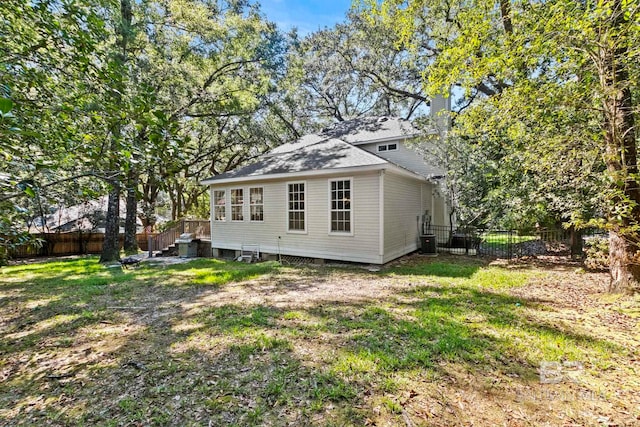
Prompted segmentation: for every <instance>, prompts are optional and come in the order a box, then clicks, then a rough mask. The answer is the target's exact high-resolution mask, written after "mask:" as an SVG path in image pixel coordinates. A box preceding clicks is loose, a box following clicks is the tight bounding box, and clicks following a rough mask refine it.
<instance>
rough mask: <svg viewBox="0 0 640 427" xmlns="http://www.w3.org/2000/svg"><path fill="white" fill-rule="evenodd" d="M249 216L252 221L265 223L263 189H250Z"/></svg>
mask: <svg viewBox="0 0 640 427" xmlns="http://www.w3.org/2000/svg"><path fill="white" fill-rule="evenodd" d="M249 214H250V218H251V221H264V201H263V189H262V187H256V188H249Z"/></svg>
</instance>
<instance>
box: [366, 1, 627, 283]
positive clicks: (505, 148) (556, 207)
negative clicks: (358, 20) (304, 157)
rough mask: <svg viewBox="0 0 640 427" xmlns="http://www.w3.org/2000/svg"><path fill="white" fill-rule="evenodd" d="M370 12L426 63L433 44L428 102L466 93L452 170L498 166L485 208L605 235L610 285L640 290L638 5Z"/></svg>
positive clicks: (435, 5)
mask: <svg viewBox="0 0 640 427" xmlns="http://www.w3.org/2000/svg"><path fill="white" fill-rule="evenodd" d="M362 7H363V8H364V9H366V10H367V11H368V12H369V13H370V14H371V15H372V16H374V17H375V18H374V19H376V20H379V19H382V20H383V21H384V22H386V23H387V25H388V29H389V30H390V31H395V32H396V34H397V36H398V37H399V38H400V39H401V40H402V42H403V43H404V44H405V45H406V46H409V47H411V48H412V49H413V51H414V52H415V54H416V55H418V56H420V53H419V50H418V49H419V48H420V46H421V40H423V39H424V38H425V35H426V36H427V38H428V39H429V40H430V41H431V46H432V48H433V50H434V52H436V55H435V56H434V57H433V58H432V59H433V60H432V61H431V62H430V63H429V66H428V70H429V72H428V75H427V76H426V79H425V86H426V92H427V93H429V94H431V93H442V92H444V91H447V90H448V89H449V88H450V87H452V86H454V87H458V88H460V91H461V92H462V94H463V97H464V99H463V101H462V105H461V108H460V110H459V111H458V113H457V114H455V116H454V117H453V119H454V123H455V126H454V127H453V129H452V132H451V134H450V141H451V142H452V145H453V147H454V149H455V147H456V145H457V146H458V147H459V146H460V143H458V142H456V141H463V142H462V147H463V148H464V149H465V155H463V156H460V160H461V161H462V166H460V165H457V166H455V165H454V167H453V168H452V170H453V171H455V168H456V167H458V168H463V167H464V166H463V165H464V162H465V161H466V159H467V158H468V155H466V154H468V153H476V154H479V155H480V156H485V159H484V163H485V164H487V163H488V164H489V165H491V162H499V166H497V165H496V166H497V167H494V166H489V168H490V171H489V172H490V173H489V174H487V173H481V175H482V176H484V177H491V178H492V179H498V180H500V181H501V182H502V183H503V184H502V185H499V186H491V185H489V186H487V187H486V189H487V191H486V197H487V198H488V199H491V198H492V197H494V196H495V195H496V194H495V190H498V191H499V192H500V196H499V198H498V199H499V200H500V199H502V200H500V203H499V204H500V205H502V206H506V208H507V209H509V204H508V203H505V202H510V203H514V202H516V201H518V200H522V203H521V204H522V206H523V207H525V208H527V207H528V208H531V207H534V208H535V207H537V206H540V207H541V208H542V209H543V212H540V213H544V214H546V215H551V216H552V217H553V216H555V217H556V218H557V219H558V220H561V221H564V222H566V223H570V224H574V225H577V226H583V225H585V224H589V223H597V224H598V225H600V226H603V227H605V228H607V229H608V230H609V231H610V233H611V248H610V249H611V250H610V253H611V264H612V276H613V281H612V287H613V288H616V289H629V288H633V287H637V286H638V285H637V284H638V280H639V279H640V262H639V261H640V260H639V259H638V253H639V252H638V249H639V247H638V241H639V240H638V231H639V230H638V226H639V220H640V216H639V213H640V211H639V209H640V194H639V193H638V173H637V164H636V156H637V137H638V136H637V132H636V128H635V116H636V115H637V112H638V109H637V105H638V104H637V100H638V94H639V93H640V92H639V88H638V82H639V81H640V80H639V79H638V77H639V74H638V71H639V69H638V64H639V63H640V61H638V55H639V54H640V50H639V49H638V46H640V44H639V43H638V42H639V41H640V40H639V37H640V26H639V25H638V23H639V22H640V13H639V5H638V2H637V1H633V0H631V1H627V0H624V1H623V0H611V1H600V2H575V1H569V0H554V1H544V2H529V1H516V2H511V1H500V2H487V1H485V0H474V1H465V2H461V1H455V0H454V1H449V0H446V1H442V0H418V1H409V2H404V1H395V0H387V1H384V2H383V3H382V4H378V3H377V2H373V1H366V2H364V3H363V5H362ZM452 157H455V156H452ZM484 167H486V166H484ZM505 184H506V185H505ZM527 187H528V188H527ZM523 189H524V190H525V191H522V193H521V190H523ZM520 193H521V195H522V196H523V197H521V195H520ZM541 201H542V202H544V203H542V204H539V202H541ZM535 210H536V209H534V210H533V211H532V212H530V213H528V214H527V215H525V216H526V217H529V218H532V217H535V215H536V212H535ZM524 212H526V209H525V211H524ZM598 218H602V221H594V220H595V219H598Z"/></svg>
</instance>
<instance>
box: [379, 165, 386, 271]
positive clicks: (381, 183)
mask: <svg viewBox="0 0 640 427" xmlns="http://www.w3.org/2000/svg"><path fill="white" fill-rule="evenodd" d="M378 215H379V217H378V221H379V223H380V225H379V226H378V247H379V249H378V256H379V257H380V264H383V263H384V227H385V224H384V169H382V170H380V173H379V174H378Z"/></svg>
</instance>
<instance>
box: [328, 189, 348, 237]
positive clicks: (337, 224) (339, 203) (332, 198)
mask: <svg viewBox="0 0 640 427" xmlns="http://www.w3.org/2000/svg"><path fill="white" fill-rule="evenodd" d="M352 196H353V181H352V180H351V179H339V180H330V181H329V219H330V221H329V232H330V233H336V234H352V233H353V211H352Z"/></svg>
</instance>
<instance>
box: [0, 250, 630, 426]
mask: <svg viewBox="0 0 640 427" xmlns="http://www.w3.org/2000/svg"><path fill="white" fill-rule="evenodd" d="M596 279H598V280H599V276H590V275H578V274H576V273H573V272H571V271H569V272H566V271H565V272H564V273H563V274H558V273H557V272H555V271H546V270H544V269H522V268H510V267H508V266H506V267H505V266H487V265H484V264H482V263H479V262H476V261H469V260H464V259H448V260H444V261H442V260H440V259H435V260H431V259H424V258H413V259H411V260H409V262H403V263H397V264H395V265H394V266H390V267H388V268H385V269H383V270H382V271H381V272H379V273H370V272H368V271H365V270H361V269H359V268H351V269H345V268H341V269H339V268H330V267H313V268H312V267H299V268H292V267H282V266H280V265H278V264H277V263H261V264H252V265H247V264H241V263H236V262H222V261H216V260H194V261H191V262H188V263H184V264H177V265H173V266H165V267H163V266H151V265H148V266H142V267H140V268H138V269H132V270H125V271H123V270H121V269H119V268H106V267H104V266H102V265H100V264H99V263H98V262H97V260H96V258H81V259H74V260H65V261H57V262H46V263H35V264H26V265H17V266H11V267H6V268H2V270H0V310H1V314H2V320H1V321H0V378H1V379H2V382H0V424H2V425H5V424H6V425H43V424H53V425H114V426H115V425H215V426H221V425H225V426H226V425H242V426H245V425H296V426H297V425H322V426H325V425H336V426H338V425H340V426H342V425H354V426H361V425H402V426H404V425H442V426H445V425H469V424H470V423H473V424H474V425H496V424H501V425H502V424H507V425H538V424H543V423H548V424H550V425H561V424H563V423H565V424H566V423H568V422H573V423H577V424H580V425H602V423H601V421H602V420H611V421H612V422H618V423H622V422H626V421H628V420H632V419H633V417H638V416H640V412H638V406H637V405H636V406H635V407H633V404H634V402H636V401H634V399H637V395H636V394H635V393H634V391H633V390H637V388H636V387H637V386H638V385H639V383H638V374H637V372H636V371H635V370H634V369H636V368H634V365H633V363H631V362H630V361H632V360H634V357H635V356H633V354H634V350H637V347H633V346H634V344H633V343H634V342H636V343H637V341H634V340H636V338H637V337H638V329H637V303H638V301H637V299H633V297H623V296H614V297H611V296H603V295H602V294H600V293H599V291H598V290H597V286H596V285H594V284H593V283H596V282H597V280H596ZM576 280H582V281H584V282H585V283H586V284H585V285H584V289H582V288H580V286H579V284H576V283H575V281H576ZM594 280H595V282H594ZM551 291H553V292H555V293H556V294H557V297H558V298H555V299H554V298H552V296H553V295H554V294H553V292H552V293H551V294H549V292H551ZM573 292H577V295H578V296H577V297H576V296H575V295H573ZM580 292H582V293H580ZM581 298H582V299H584V298H588V299H587V300H584V301H587V302H584V301H583V300H582V299H581ZM558 301H560V302H558ZM574 302H575V304H574ZM598 316H600V317H598ZM634 320H635V322H634ZM625 322H628V323H625ZM609 323H610V324H609ZM629 325H631V326H630V327H629ZM634 325H635V326H634ZM634 328H635V329H634ZM545 361H550V362H558V363H559V364H561V366H567V368H566V369H565V370H566V371H567V372H566V375H564V374H563V375H564V376H561V377H562V378H561V379H562V381H560V382H559V383H557V384H555V383H554V384H541V382H540V375H539V368H540V365H541V362H545ZM569 362H574V364H573V365H572V364H571V363H569ZM563 363H564V364H565V365H562V364H563ZM576 364H579V366H580V369H579V370H577V372H576V369H573V368H570V367H572V366H574V367H575V366H576ZM569 371H571V372H569ZM571 375H574V376H571ZM575 375H577V377H576V376H575ZM549 392H553V393H560V394H558V396H560V397H561V398H557V399H556V398H552V397H553V396H555V395H549ZM545 393H546V394H545ZM549 396H552V397H549ZM583 396H588V397H589V400H588V401H587V400H585V399H582V397H583ZM625 408H626V409H625ZM598 417H600V418H598ZM598 420H600V421H598ZM607 422H608V421H607Z"/></svg>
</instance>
